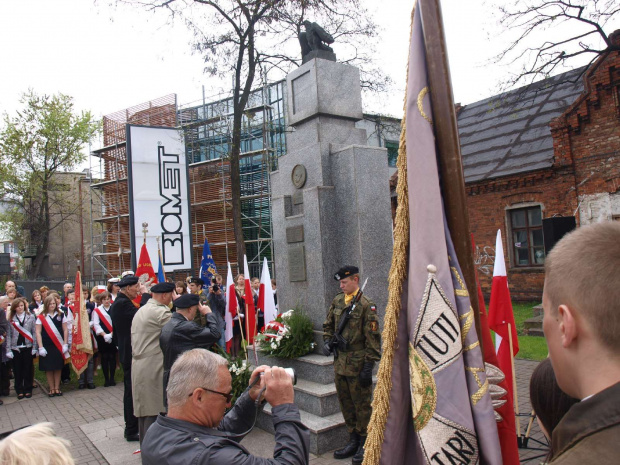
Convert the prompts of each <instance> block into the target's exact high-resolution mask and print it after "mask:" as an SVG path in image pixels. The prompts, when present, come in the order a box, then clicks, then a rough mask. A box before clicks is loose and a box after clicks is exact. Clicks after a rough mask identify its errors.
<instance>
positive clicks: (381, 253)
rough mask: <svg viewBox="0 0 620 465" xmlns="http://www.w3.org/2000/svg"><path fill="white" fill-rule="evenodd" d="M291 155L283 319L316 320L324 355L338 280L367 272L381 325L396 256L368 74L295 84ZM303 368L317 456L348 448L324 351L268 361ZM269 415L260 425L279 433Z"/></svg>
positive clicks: (281, 197)
mask: <svg viewBox="0 0 620 465" xmlns="http://www.w3.org/2000/svg"><path fill="white" fill-rule="evenodd" d="M286 81H287V90H288V92H287V104H288V105H287V108H288V122H289V124H290V126H291V127H292V129H293V131H292V132H291V133H288V134H287V154H286V155H284V156H282V157H281V158H280V159H279V161H278V171H275V172H272V173H271V192H272V217H273V244H274V248H275V268H276V275H277V277H278V304H279V307H280V310H281V311H285V310H287V309H289V308H295V307H300V308H302V309H303V310H304V311H305V312H306V313H307V314H308V315H309V316H310V318H311V320H312V323H313V326H314V329H315V335H316V337H315V341H316V342H318V343H319V344H318V347H317V352H318V351H319V350H320V347H321V346H322V325H323V321H324V320H325V317H326V315H327V309H328V308H329V306H330V304H331V301H332V300H333V298H334V297H335V296H336V294H338V292H340V290H339V283H338V281H336V280H335V279H334V277H333V276H334V273H335V272H336V271H337V270H338V269H339V268H340V267H342V266H344V265H355V266H358V267H359V269H360V274H361V278H362V282H363V281H364V280H365V279H366V278H368V285H367V287H366V289H365V293H366V295H367V296H368V298H370V299H371V300H372V301H374V303H375V304H376V305H377V309H378V314H379V317H380V323H381V327H382V326H383V317H384V315H385V305H386V303H387V280H388V273H389V268H390V262H391V257H392V216H391V205H390V192H389V171H388V163H387V150H386V149H384V148H378V147H369V146H367V145H366V140H367V138H366V131H365V130H363V129H358V128H356V127H355V123H356V122H357V121H359V120H361V119H362V118H363V114H362V98H361V87H360V78H359V70H358V69H357V68H355V67H352V66H349V65H345V64H342V63H336V62H332V61H327V60H322V59H320V58H316V59H313V60H310V61H308V62H307V63H304V64H303V65H302V66H301V67H299V68H298V69H296V70H295V71H293V72H292V73H290V74H289V75H288V76H287V79H286ZM261 359H262V362H261V363H266V364H268V365H278V366H285V367H292V368H295V370H296V372H297V375H298V379H299V381H298V384H297V386H296V388H295V391H296V392H295V396H296V397H295V398H296V402H297V404H298V405H299V407H300V409H301V411H302V421H304V423H305V424H306V425H307V426H308V427H309V428H310V430H311V438H312V439H311V452H312V453H315V454H321V453H323V452H325V451H327V450H333V449H335V448H338V447H341V446H342V445H344V444H345V443H346V442H347V440H348V437H349V435H348V433H347V430H346V427H345V424H344V419H343V417H342V414H341V413H340V411H339V404H338V399H337V396H336V388H335V385H334V369H333V358H332V357H325V356H324V355H321V354H319V353H316V354H310V355H307V356H305V357H300V358H299V359H295V360H278V359H273V358H266V357H265V356H261ZM269 415H270V410H269V409H266V410H265V412H264V413H263V415H262V416H261V417H260V418H259V422H258V424H259V426H261V427H263V428H265V429H266V430H268V431H271V430H272V423H271V419H270V418H269Z"/></svg>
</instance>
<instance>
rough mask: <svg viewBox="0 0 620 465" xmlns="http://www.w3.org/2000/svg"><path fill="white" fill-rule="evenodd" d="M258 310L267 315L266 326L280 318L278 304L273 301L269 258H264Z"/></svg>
mask: <svg viewBox="0 0 620 465" xmlns="http://www.w3.org/2000/svg"><path fill="white" fill-rule="evenodd" d="M258 308H260V309H261V310H262V311H263V314H264V315H265V324H267V323H269V322H271V321H273V320H275V319H276V317H277V316H278V311H277V310H276V302H275V300H274V299H273V290H272V289H271V276H270V275H269V266H267V257H265V258H263V271H262V273H261V275H260V288H259V290H258ZM259 329H261V328H259Z"/></svg>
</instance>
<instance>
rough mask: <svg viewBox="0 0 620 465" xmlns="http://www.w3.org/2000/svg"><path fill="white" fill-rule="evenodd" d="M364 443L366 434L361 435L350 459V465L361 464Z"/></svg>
mask: <svg viewBox="0 0 620 465" xmlns="http://www.w3.org/2000/svg"><path fill="white" fill-rule="evenodd" d="M365 443H366V436H361V438H360V445H359V447H358V448H357V452H356V453H355V455H354V456H353V458H352V459H351V465H362V462H363V461H364V444H365Z"/></svg>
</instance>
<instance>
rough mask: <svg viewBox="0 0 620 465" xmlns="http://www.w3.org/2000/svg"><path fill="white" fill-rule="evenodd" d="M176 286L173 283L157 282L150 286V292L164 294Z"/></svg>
mask: <svg viewBox="0 0 620 465" xmlns="http://www.w3.org/2000/svg"><path fill="white" fill-rule="evenodd" d="M175 288H176V286H175V285H174V283H158V284H155V285H154V286H153V287H151V292H155V293H156V294H165V293H166V292H172V291H174V289H175Z"/></svg>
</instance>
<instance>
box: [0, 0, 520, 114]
mask: <svg viewBox="0 0 620 465" xmlns="http://www.w3.org/2000/svg"><path fill="white" fill-rule="evenodd" d="M365 1H366V3H367V4H368V6H369V8H370V9H371V11H372V12H373V14H374V15H376V20H377V22H378V23H379V25H380V26H381V27H382V28H383V33H382V37H381V39H380V41H379V43H378V44H377V54H378V57H377V60H378V61H379V63H380V64H381V65H382V67H383V68H384V69H385V70H386V72H387V73H388V74H389V75H390V76H391V77H392V79H393V80H394V83H395V84H394V86H393V88H392V90H391V91H390V93H389V95H388V96H387V97H386V96H382V97H381V98H380V99H377V98H367V99H366V100H365V101H364V110H365V111H367V112H380V113H384V114H390V115H393V116H397V117H401V116H402V100H403V93H404V87H405V86H404V81H405V66H406V61H407V48H408V44H409V20H410V14H411V8H412V6H413V0H382V1H380V2H379V1H377V0H365ZM491 1H494V2H497V1H502V0H489V1H482V0H479V1H470V2H466V1H463V0H443V1H442V8H443V15H444V25H445V30H446V35H447V45H448V53H449V61H450V68H451V75H452V83H453V88H454V97H455V101H456V102H460V103H462V104H467V103H471V102H475V101H478V100H480V99H483V98H486V97H489V96H491V95H494V94H495V93H496V92H497V87H498V83H499V82H500V81H501V79H502V78H503V77H505V76H506V73H507V72H508V70H509V69H508V68H506V67H505V66H504V67H502V66H499V65H497V64H492V63H490V62H489V60H490V59H491V57H492V56H494V55H495V54H496V53H497V52H499V51H500V50H501V47H502V46H503V45H505V43H506V40H507V34H505V33H502V34H500V33H499V32H500V31H501V30H500V28H499V26H498V24H497V20H496V17H497V13H496V8H494V7H493V6H492V5H491V3H490V2H491ZM108 3H110V0H98V1H96V2H93V0H53V1H51V0H0V43H2V44H3V47H2V55H1V58H0V60H1V63H2V65H1V68H0V69H1V71H0V113H4V112H8V113H9V114H13V113H14V112H15V110H16V109H17V108H19V102H18V101H19V98H20V95H21V94H22V93H23V92H25V91H26V90H28V88H32V89H34V90H35V91H36V92H37V93H57V92H62V93H65V94H68V95H71V96H73V97H74V98H75V103H76V107H77V108H78V109H88V110H91V111H92V112H93V113H94V114H95V116H97V117H101V116H103V115H106V114H109V113H112V112H114V111H117V110H122V109H124V108H126V107H129V106H133V105H136V104H139V103H142V102H145V101H148V100H151V99H154V98H157V97H160V96H163V95H166V94H169V93H176V94H177V96H178V103H179V104H181V105H183V104H187V103H189V102H194V101H198V100H200V99H201V98H202V86H203V85H204V86H205V90H206V94H207V97H209V96H214V95H217V93H218V92H221V91H222V89H223V86H224V85H228V83H222V82H219V81H214V80H212V79H209V78H208V77H207V76H205V75H204V74H203V73H202V68H203V64H202V60H201V57H200V56H198V55H192V54H191V51H190V47H189V45H188V43H189V41H190V39H191V37H190V34H189V33H188V32H187V30H186V29H185V28H184V27H183V26H181V25H173V26H169V25H167V24H166V23H167V22H168V16H167V14H165V13H164V12H159V13H158V14H153V13H149V12H147V11H145V10H143V9H138V8H130V7H127V6H124V7H112V6H109V5H108ZM334 48H335V51H336V53H338V45H337V43H336V44H335V46H334Z"/></svg>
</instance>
